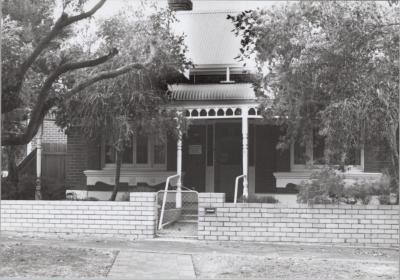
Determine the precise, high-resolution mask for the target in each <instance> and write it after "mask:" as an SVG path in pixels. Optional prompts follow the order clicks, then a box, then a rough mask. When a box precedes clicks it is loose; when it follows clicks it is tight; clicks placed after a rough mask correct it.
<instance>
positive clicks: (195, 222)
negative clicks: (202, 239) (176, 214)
mask: <svg viewBox="0 0 400 280" xmlns="http://www.w3.org/2000/svg"><path fill="white" fill-rule="evenodd" d="M177 223H193V224H197V220H194V219H193V220H189V219H183V220H179V221H178V222H177Z"/></svg>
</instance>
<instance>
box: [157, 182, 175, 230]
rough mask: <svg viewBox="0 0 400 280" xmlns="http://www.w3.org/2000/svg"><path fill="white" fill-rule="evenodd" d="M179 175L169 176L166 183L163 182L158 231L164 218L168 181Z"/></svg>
mask: <svg viewBox="0 0 400 280" xmlns="http://www.w3.org/2000/svg"><path fill="white" fill-rule="evenodd" d="M179 176H180V175H179V174H175V175H172V176H169V177H168V178H167V181H166V182H165V191H164V196H163V202H162V207H161V213H160V222H159V223H158V229H162V222H163V218H164V210H165V202H166V201H167V192H168V186H169V181H170V180H171V179H173V178H175V177H179Z"/></svg>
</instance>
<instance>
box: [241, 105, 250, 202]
mask: <svg viewBox="0 0 400 280" xmlns="http://www.w3.org/2000/svg"><path fill="white" fill-rule="evenodd" d="M248 111H249V109H248V108H246V107H244V108H243V109H242V153H243V155H242V160H243V161H242V165H243V175H245V176H244V177H243V198H244V199H247V198H248V196H249V189H248V179H247V176H248V152H249V150H248V131H249V122H248Z"/></svg>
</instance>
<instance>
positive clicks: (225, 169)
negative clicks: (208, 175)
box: [215, 123, 242, 201]
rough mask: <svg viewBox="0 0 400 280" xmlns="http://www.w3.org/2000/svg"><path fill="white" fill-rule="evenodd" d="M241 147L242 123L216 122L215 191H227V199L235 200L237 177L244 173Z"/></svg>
mask: <svg viewBox="0 0 400 280" xmlns="http://www.w3.org/2000/svg"><path fill="white" fill-rule="evenodd" d="M241 147H242V126H241V124H240V123H219V124H215V191H216V192H223V193H225V194H226V200H227V201H233V196H234V191H235V179H236V177H237V176H239V175H241V174H242V149H241ZM241 192H242V190H241V188H239V193H238V197H240V195H241Z"/></svg>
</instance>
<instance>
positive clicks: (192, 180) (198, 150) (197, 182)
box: [182, 125, 207, 192]
mask: <svg viewBox="0 0 400 280" xmlns="http://www.w3.org/2000/svg"><path fill="white" fill-rule="evenodd" d="M206 151H207V149H206V127H205V126H204V125H190V127H189V130H188V133H187V135H186V136H185V137H184V139H183V166H182V169H183V172H184V176H183V185H184V186H185V187H187V188H190V189H194V190H196V191H197V192H204V191H205V182H206Z"/></svg>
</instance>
